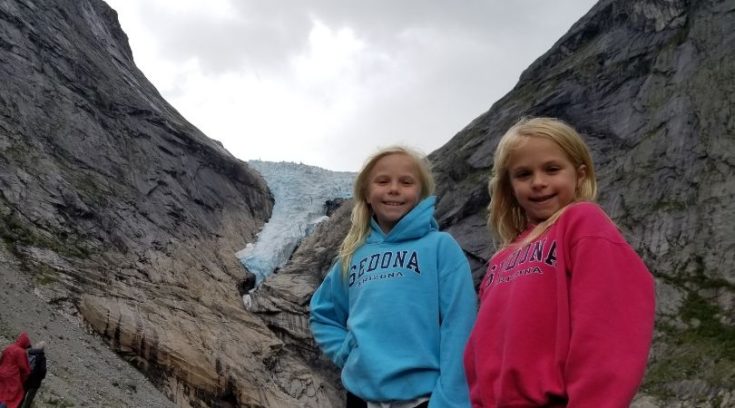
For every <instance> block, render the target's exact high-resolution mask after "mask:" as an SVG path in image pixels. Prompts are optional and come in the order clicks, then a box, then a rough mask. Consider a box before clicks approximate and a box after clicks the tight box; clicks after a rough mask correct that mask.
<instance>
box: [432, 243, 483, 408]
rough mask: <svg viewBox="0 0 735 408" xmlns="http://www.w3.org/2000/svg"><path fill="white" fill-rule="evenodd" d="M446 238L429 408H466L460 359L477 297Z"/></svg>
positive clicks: (465, 265) (458, 252)
mask: <svg viewBox="0 0 735 408" xmlns="http://www.w3.org/2000/svg"><path fill="white" fill-rule="evenodd" d="M447 238H448V239H446V240H444V241H443V242H442V244H441V247H440V248H439V254H440V256H439V271H438V273H439V313H440V332H441V340H440V350H439V365H440V368H439V370H440V374H439V379H438V380H437V383H436V386H435V387H434V390H433V392H432V394H431V400H430V401H429V408H444V407H469V406H470V402H469V388H468V386H467V380H466V378H465V371H464V367H463V365H462V356H463V354H464V349H465V346H466V345H467V339H468V338H469V335H470V331H472V326H473V325H474V323H475V316H476V315H477V296H476V295H475V288H474V286H473V284H472V272H471V271H470V266H469V263H468V262H467V258H466V257H465V255H464V252H462V249H461V248H460V246H459V244H457V242H456V241H455V240H454V239H453V238H451V236H449V235H447Z"/></svg>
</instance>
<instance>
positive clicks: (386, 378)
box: [310, 197, 477, 408]
mask: <svg viewBox="0 0 735 408" xmlns="http://www.w3.org/2000/svg"><path fill="white" fill-rule="evenodd" d="M435 201H436V199H435V198H434V197H429V198H426V199H424V200H422V201H421V202H420V203H419V204H418V205H417V206H416V207H414V208H413V209H412V210H411V211H410V212H409V213H407V214H406V215H405V216H404V217H403V218H401V220H400V221H399V222H398V223H397V224H396V225H395V227H393V229H392V230H391V231H390V232H389V233H388V234H387V235H386V234H384V233H383V232H382V230H381V229H380V227H379V226H378V224H377V222H375V220H373V221H372V223H371V231H370V233H369V235H368V236H367V239H366V242H365V244H364V245H362V246H361V247H359V248H358V249H357V250H356V251H355V253H354V254H353V257H352V261H351V266H350V271H349V273H348V274H347V275H346V276H344V274H343V273H342V268H341V262H337V263H336V264H335V265H334V267H332V270H331V271H330V272H329V274H328V275H327V276H326V278H324V282H322V284H321V286H320V287H319V288H318V289H317V291H316V292H315V293H314V296H313V297H312V299H311V305H310V307H311V317H310V322H311V330H312V332H313V333H314V338H315V339H316V342H317V343H318V344H319V346H320V347H321V349H322V350H323V351H324V353H325V354H326V355H327V356H328V357H329V358H330V359H331V360H332V361H334V363H335V364H337V365H338V366H339V367H341V368H342V383H343V385H344V387H345V388H346V389H347V390H349V391H350V392H352V393H353V394H355V395H357V396H358V397H360V398H362V399H364V400H366V401H374V402H387V401H409V400H413V399H415V398H418V397H421V396H424V395H428V394H431V400H430V401H429V407H430V408H444V407H469V406H470V403H469V396H468V387H467V383H466V380H465V375H464V369H463V367H462V354H463V352H464V347H465V344H466V342H467V338H468V336H469V333H470V331H471V330H472V325H473V323H474V321H475V315H476V312H477V298H476V295H475V290H474V287H473V285H472V276H471V272H470V268H469V264H468V263H467V258H466V257H465V255H464V253H463V252H462V249H461V248H460V247H459V245H458V244H457V242H456V241H455V240H454V238H452V236H451V235H449V234H447V233H445V232H439V231H438V226H437V223H436V221H435V220H434V203H435Z"/></svg>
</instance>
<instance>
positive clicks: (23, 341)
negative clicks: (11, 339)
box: [15, 332, 31, 350]
mask: <svg viewBox="0 0 735 408" xmlns="http://www.w3.org/2000/svg"><path fill="white" fill-rule="evenodd" d="M15 344H16V345H17V346H19V347H20V348H22V349H24V350H25V349H27V348H29V347H31V339H30V338H29V337H28V333H26V332H20V335H19V336H18V339H17V340H15Z"/></svg>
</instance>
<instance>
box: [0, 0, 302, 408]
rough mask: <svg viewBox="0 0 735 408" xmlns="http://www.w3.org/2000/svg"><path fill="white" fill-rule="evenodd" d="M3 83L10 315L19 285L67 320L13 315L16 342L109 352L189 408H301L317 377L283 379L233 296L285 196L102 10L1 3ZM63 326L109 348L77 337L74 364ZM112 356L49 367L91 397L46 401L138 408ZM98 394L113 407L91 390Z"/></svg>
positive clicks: (21, 295) (91, 3)
mask: <svg viewBox="0 0 735 408" xmlns="http://www.w3.org/2000/svg"><path fill="white" fill-rule="evenodd" d="M0 82H2V84H3V85H2V92H1V93H0V237H2V240H1V241H0V261H2V262H0V273H1V274H2V276H3V281H2V283H3V286H4V289H5V295H6V300H7V302H6V303H7V304H22V302H21V301H26V300H27V299H26V298H27V297H28V296H29V293H30V292H29V290H21V289H17V290H16V288H22V287H27V286H24V285H29V284H32V285H33V286H34V287H35V288H34V290H33V296H35V301H36V302H45V303H46V305H47V306H48V305H50V306H51V307H52V310H53V311H56V312H57V313H41V312H39V314H38V315H37V316H36V315H34V314H33V313H21V312H27V310H25V309H22V310H21V309H19V308H17V307H16V308H3V309H2V311H1V312H0V316H1V317H2V319H1V322H2V323H3V324H2V326H1V327H0V329H2V330H1V331H2V333H1V334H2V336H3V339H6V340H10V339H12V338H13V337H14V336H15V335H16V334H17V331H18V330H21V329H28V330H29V331H30V332H31V337H32V338H34V339H45V340H47V342H48V343H49V349H50V350H52V351H56V352H57V353H63V349H64V348H66V347H70V350H69V354H70V355H73V356H84V355H85V354H89V355H96V354H97V353H98V352H99V351H98V350H100V349H101V348H104V347H105V346H103V345H102V344H97V343H99V340H98V339H99V338H102V339H104V340H105V342H106V343H107V344H108V345H109V347H110V348H111V349H112V350H114V351H117V352H118V353H119V355H121V356H123V357H124V358H125V359H126V360H127V361H129V362H130V363H132V364H133V365H134V366H136V367H138V368H140V369H141V370H142V371H143V372H144V373H146V374H148V376H149V378H150V379H151V380H152V381H153V382H154V383H155V385H157V386H158V388H159V389H160V390H162V391H163V393H164V394H165V395H166V396H167V397H169V398H170V399H172V400H173V401H175V403H176V404H177V405H179V406H194V407H199V406H231V405H236V404H239V405H240V406H252V407H292V406H297V405H301V404H300V403H299V402H297V401H298V398H300V396H299V395H298V394H296V393H295V391H292V390H291V389H290V386H291V380H292V379H293V378H294V377H298V376H303V372H304V370H306V368H305V367H306V366H305V365H304V364H303V363H299V362H294V363H289V364H287V365H280V361H281V359H279V353H281V350H282V349H283V347H284V344H283V342H282V341H280V340H279V339H278V338H277V337H276V335H275V334H274V333H273V332H271V331H270V330H269V329H268V328H267V326H266V325H265V324H264V323H263V321H262V320H261V319H260V318H258V317H256V316H254V315H252V314H249V313H246V312H245V311H243V309H242V303H241V301H240V297H239V295H238V293H237V290H236V283H237V281H238V280H239V279H240V278H241V276H242V268H241V267H240V265H239V264H238V262H237V259H236V258H235V256H234V253H235V251H236V250H237V249H239V248H242V247H244V246H245V243H246V242H248V241H252V240H253V238H254V236H255V234H256V233H257V232H258V230H259V229H260V228H261V226H262V225H263V223H264V222H265V220H267V219H268V217H269V216H270V212H271V208H272V206H273V200H272V196H271V195H270V193H269V191H268V189H267V187H266V185H265V183H264V181H263V179H262V178H261V177H260V176H259V175H258V174H257V173H255V172H254V171H251V170H250V169H249V168H248V166H247V165H246V164H245V163H243V162H241V161H239V160H237V159H235V158H234V157H233V156H231V155H230V154H229V153H228V152H227V151H225V149H223V148H222V146H221V145H220V144H219V143H217V142H214V141H212V140H211V139H208V138H207V137H206V136H205V135H203V134H202V133H201V132H200V131H199V130H197V129H196V128H194V127H193V126H192V125H191V124H189V123H188V122H187V121H186V120H185V119H184V118H182V117H181V116H180V115H179V114H178V113H177V112H176V111H175V110H174V109H173V108H172V107H171V106H170V105H169V104H168V103H166V101H164V100H163V98H161V96H160V95H159V94H158V92H157V91H156V90H155V88H154V87H153V86H152V85H151V84H150V83H149V82H148V81H147V80H146V78H145V77H144V76H143V74H142V73H141V72H140V71H139V70H138V69H137V68H136V66H135V63H134V61H133V57H132V54H131V51H130V48H129V46H128V43H127V38H126V36H125V34H124V33H123V32H122V30H121V29H120V26H119V23H118V21H117V16H116V13H115V12H114V11H113V10H112V9H110V8H109V7H108V6H107V5H106V4H105V3H104V2H102V1H101V0H48V1H35V0H14V1H3V2H0ZM9 282H18V283H17V284H11V283H9ZM8 288H9V289H8ZM45 310H46V309H45V306H44V307H41V306H39V311H45ZM64 316H66V317H64ZM34 319H35V320H34ZM63 319H66V320H67V322H68V324H69V325H70V326H73V325H75V324H80V322H83V325H84V327H86V328H91V329H93V330H94V332H96V333H97V336H86V335H84V334H79V336H82V337H83V338H84V339H85V340H84V341H80V342H78V343H77V344H76V345H75V347H77V348H76V349H74V350H75V351H74V352H73V353H72V352H71V346H69V344H68V343H66V342H64V341H62V340H63V339H66V335H64V334H58V333H55V331H54V328H58V327H59V320H61V321H62V322H63ZM79 333H84V331H83V330H80V331H79ZM59 336H61V337H59ZM73 336H76V334H73ZM82 337H80V339H81V338H82ZM79 358H81V359H84V357H79ZM90 358H92V357H90ZM110 358H111V357H110V356H107V357H105V359H100V360H99V361H98V362H99V365H96V364H95V363H92V362H86V361H84V360H82V361H80V362H77V364H74V362H73V361H72V362H70V361H67V360H68V359H67V360H64V359H62V358H61V356H60V355H51V356H50V358H49V359H50V361H52V362H54V361H55V362H56V363H58V364H57V365H55V366H54V367H52V370H54V369H59V370H61V369H62V367H63V370H66V372H65V373H64V374H63V377H64V382H65V384H76V386H67V387H66V388H65V386H63V385H59V387H58V388H56V389H54V390H52V391H54V392H53V393H49V395H51V394H54V395H57V396H60V397H66V398H67V399H66V400H65V402H64V403H66V404H71V405H75V406H77V405H79V406H83V405H91V406H124V405H123V404H124V403H123V402H120V403H119V404H118V403H116V402H114V401H125V399H124V398H120V397H119V395H124V393H122V394H119V393H116V392H115V388H116V387H115V385H114V384H112V385H111V382H116V381H123V380H119V378H120V376H119V375H117V372H118V371H119V370H122V369H121V368H120V363H121V361H117V362H114V361H113V360H111V359H110ZM103 360H104V361H103ZM122 365H124V366H127V364H126V363H123V364H122ZM85 367H86V368H85ZM101 367H103V368H101ZM95 370H99V371H98V372H96V375H91V376H92V377H97V378H96V382H93V381H88V380H86V379H88V378H90V372H95ZM110 372H113V374H114V375H111V374H110ZM52 373H53V375H54V376H57V377H59V378H60V377H61V374H59V373H58V372H54V371H52ZM130 375H133V374H130ZM85 376H86V377H85ZM131 378H132V377H131ZM135 381H140V379H137V380H135ZM123 382H124V381H123ZM54 383H55V382H54V381H50V382H49V383H48V386H49V387H52V388H54V387H55V386H54ZM101 383H104V384H105V385H100V388H104V389H106V390H108V391H109V392H107V391H105V392H102V391H95V390H91V389H90V390H85V389H84V385H83V384H89V385H90V387H92V386H94V385H95V384H101ZM118 385H120V382H118ZM70 387H71V388H74V389H73V392H72V390H71V389H70ZM77 387H78V388H77ZM120 387H123V388H125V387H126V385H124V384H123V385H120ZM146 387H147V388H145V387H143V386H142V385H141V386H140V387H135V388H137V389H141V390H142V389H143V388H145V389H148V388H150V386H146ZM64 389H66V391H64ZM85 391H86V392H87V394H85ZM118 394H119V395H118ZM90 395H96V397H95V398H91V397H90ZM105 396H108V397H109V400H105ZM49 398H50V397H49ZM157 398H158V399H159V400H160V395H159V396H158V397H157ZM97 399H99V400H100V401H101V402H100V403H99V404H94V403H90V402H89V401H94V400H97ZM141 400H143V401H144V400H145V397H141ZM135 401H136V399H134V398H130V399H129V403H130V404H131V406H145V404H143V405H139V404H137V403H135ZM151 401H154V400H151ZM108 404H109V405H108ZM67 406H70V405H67ZM149 406H152V405H149Z"/></svg>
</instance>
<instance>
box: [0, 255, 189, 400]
mask: <svg viewBox="0 0 735 408" xmlns="http://www.w3.org/2000/svg"><path fill="white" fill-rule="evenodd" d="M8 259H14V258H13V257H12V256H9V254H8V253H7V252H4V248H2V245H1V244H0V345H1V346H2V348H4V347H5V346H6V345H8V344H9V343H11V342H13V341H15V338H16V337H17V335H18V334H19V333H20V331H23V330H24V331H27V332H28V334H29V336H30V338H31V341H32V342H33V343H36V342H38V341H41V340H43V341H45V342H46V358H47V360H48V374H47V375H46V379H45V380H44V381H43V384H42V385H41V388H40V390H39V392H38V394H37V395H36V398H35V400H34V406H35V407H41V408H43V407H67V408H68V407H150V408H155V407H175V404H174V403H172V402H171V401H169V400H168V399H167V398H166V397H165V396H164V395H163V394H162V393H161V392H160V391H158V390H157V389H156V388H155V387H154V386H153V385H152V384H151V383H150V382H149V381H148V380H147V379H146V378H145V376H143V374H141V373H140V372H139V371H138V370H136V369H135V368H134V367H133V366H131V365H130V364H128V363H127V362H126V361H125V360H123V359H121V358H120V357H119V356H118V355H117V354H115V353H113V352H112V351H111V350H109V349H108V348H107V346H106V345H105V343H104V342H103V341H102V339H101V338H100V337H99V336H96V335H94V334H91V333H89V332H87V331H86V330H85V329H84V328H83V326H82V325H81V324H80V323H79V321H78V320H77V319H75V317H73V316H71V315H68V314H66V313H65V312H64V311H63V308H61V307H59V306H58V305H51V304H49V303H47V302H45V301H44V300H43V299H42V298H41V297H40V296H39V295H38V292H37V291H36V290H35V289H34V288H33V286H31V284H30V283H29V282H28V279H27V277H26V276H25V275H24V274H23V273H22V272H21V271H20V269H19V267H18V265H16V264H14V263H12V262H9V261H8Z"/></svg>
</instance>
